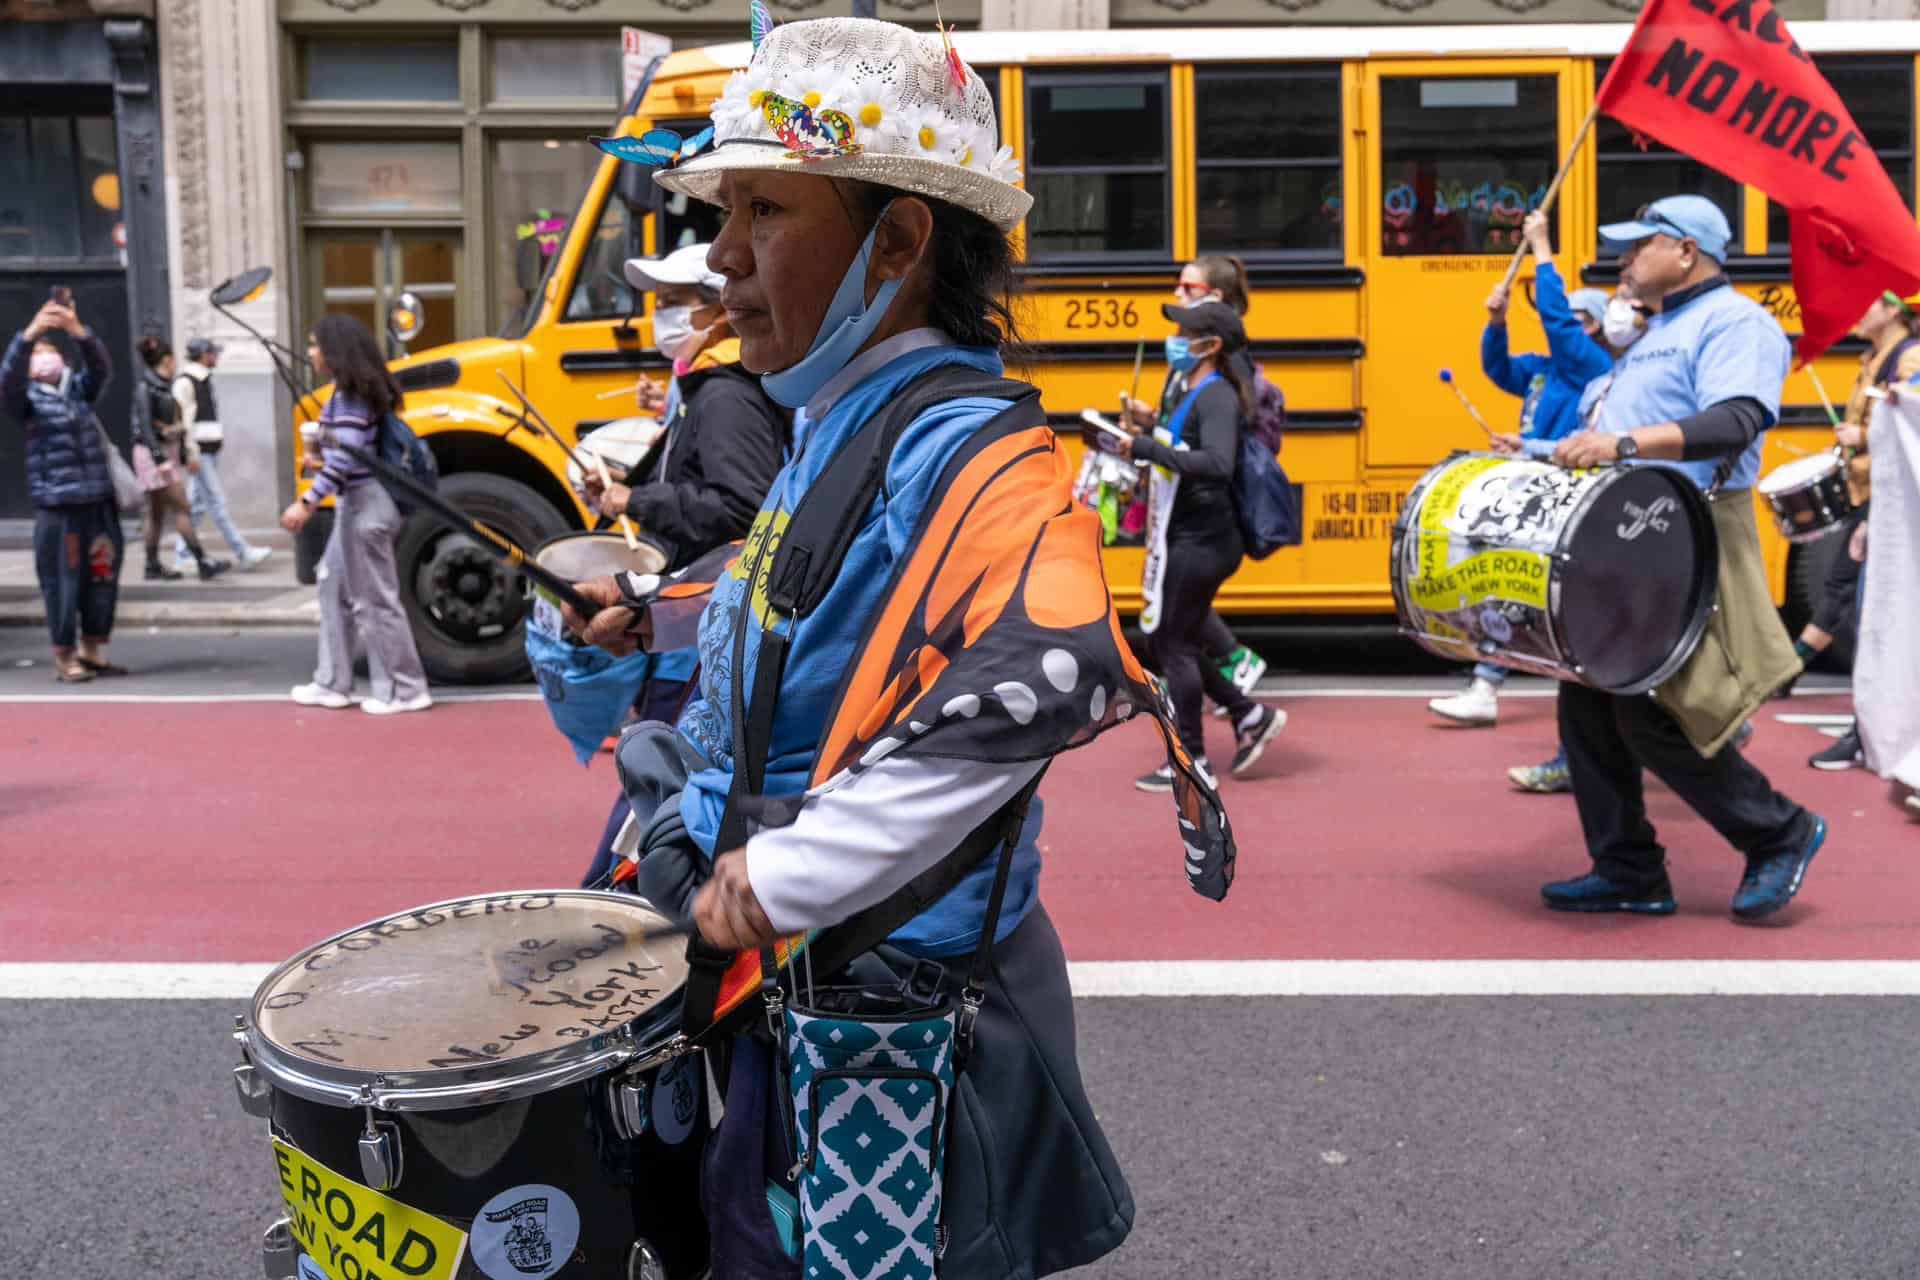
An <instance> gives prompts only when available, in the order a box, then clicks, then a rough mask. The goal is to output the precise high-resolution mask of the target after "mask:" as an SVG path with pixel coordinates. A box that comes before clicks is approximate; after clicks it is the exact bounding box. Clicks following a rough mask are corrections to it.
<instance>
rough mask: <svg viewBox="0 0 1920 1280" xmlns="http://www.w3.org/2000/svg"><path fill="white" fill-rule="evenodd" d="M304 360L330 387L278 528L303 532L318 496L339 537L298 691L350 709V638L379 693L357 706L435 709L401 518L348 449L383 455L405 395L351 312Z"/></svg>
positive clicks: (318, 332) (324, 568)
mask: <svg viewBox="0 0 1920 1280" xmlns="http://www.w3.org/2000/svg"><path fill="white" fill-rule="evenodd" d="M307 361H308V363H310V364H312V365H313V369H314V374H315V376H316V377H319V378H331V379H332V380H333V395H332V397H331V398H329V399H328V401H327V405H326V408H324V409H322V410H321V411H320V436H319V443H320V470H319V474H317V475H316V476H314V478H313V483H312V484H310V485H308V486H307V491H306V492H305V493H303V494H301V495H300V496H299V497H298V498H296V499H294V500H293V502H292V503H291V504H290V505H289V506H288V507H287V509H286V510H285V511H283V512H281V514H280V527H281V528H283V529H285V530H286V531H287V532H288V533H292V534H298V533H299V532H300V530H302V529H303V528H305V527H306V524H307V521H309V520H311V519H312V518H313V509H314V507H315V506H317V505H318V504H319V502H320V500H321V499H322V498H325V497H328V496H329V495H331V496H332V498H333V502H334V521H333V534H332V536H330V537H329V538H328V539H327V549H326V553H325V554H324V555H323V556H322V557H321V559H320V570H319V573H320V656H319V660H318V662H316V663H315V665H314V669H313V679H312V681H310V682H309V683H307V684H303V685H296V686H294V689H293V691H292V694H291V696H292V698H293V700H294V701H295V702H297V703H299V704H300V705H301V706H303V707H327V708H330V709H334V710H339V709H341V708H344V707H350V706H352V705H353V635H354V631H355V630H356V629H357V630H358V631H359V633H360V635H361V637H362V638H363V639H364V640H365V641H366V645H367V666H368V668H369V670H370V674H371V677H372V683H373V696H372V697H371V698H368V699H366V700H365V701H364V702H362V703H361V704H360V709H361V710H362V711H365V712H367V713H368V714H370V715H376V716H384V715H393V714H396V713H399V712H406V711H425V710H426V709H427V708H428V707H431V706H432V705H433V698H432V696H431V695H430V694H429V693H428V692H427V676H426V671H425V669H424V668H423V667H422V666H421V664H420V651H419V650H418V649H417V648H415V647H414V643H413V629H412V627H411V626H410V625H409V624H408V622H407V611H406V608H405V606H404V605H402V604H401V603H400V571H399V568H398V567H397V566H396V565H395V563H394V558H393V544H394V539H396V538H397V537H399V536H400V526H401V525H402V524H404V523H405V519H404V518H403V517H402V516H401V514H400V508H399V507H397V506H395V505H394V501H393V499H392V498H391V497H390V496H388V494H387V491H386V489H384V488H383V487H381V485H380V484H379V483H378V482H377V481H375V480H374V478H373V473H372V472H370V471H368V470H366V469H365V468H364V467H362V466H361V465H360V464H359V463H357V462H355V461H354V460H353V457H352V455H351V454H349V453H348V452H347V450H348V449H349V448H353V449H363V450H365V451H367V452H369V453H372V452H375V451H377V450H378V448H379V437H380V424H381V422H382V421H384V420H385V419H386V417H387V415H388V414H390V413H394V412H396V411H398V410H399V408H400V388H399V386H398V385H397V384H396V383H395V382H394V380H393V374H391V373H390V372H388V370H387V365H386V361H384V360H382V359H381V358H380V347H379V345H378V344H377V343H376V342H375V341H374V337H373V334H372V333H371V332H369V331H368V329H367V326H366V325H364V324H362V323H361V322H360V321H358V320H356V319H354V318H353V317H352V316H348V315H327V316H322V317H320V320H319V322H318V323H316V324H315V325H314V326H313V332H312V334H310V335H309V336H308V338H307Z"/></svg>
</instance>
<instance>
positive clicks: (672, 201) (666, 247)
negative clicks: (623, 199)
mask: <svg viewBox="0 0 1920 1280" xmlns="http://www.w3.org/2000/svg"><path fill="white" fill-rule="evenodd" d="M660 127H661V128H663V129H671V130H673V131H674V132H675V133H677V134H679V135H680V136H681V137H683V138H686V137H691V136H693V135H694V134H696V133H698V132H700V130H702V129H704V128H706V127H707V121H706V120H705V119H704V118H700V117H695V118H692V119H686V120H663V121H661V122H660ZM630 175H641V176H642V179H643V181H644V183H645V186H644V187H635V188H634V190H633V193H632V195H630V197H629V198H630V199H634V200H635V201H636V202H638V201H639V200H640V199H641V198H642V196H641V193H642V192H643V191H644V192H645V197H644V198H646V199H650V200H654V201H657V202H658V203H657V204H656V206H655V208H656V211H657V212H658V214H659V217H658V218H657V219H656V221H655V224H654V228H653V243H654V246H655V248H656V250H657V251H658V252H659V253H660V254H662V255H665V254H669V253H672V252H673V251H674V250H675V249H680V248H684V247H686V246H687V245H690V244H712V243H713V240H714V237H715V236H718V235H719V234H720V228H721V227H722V226H724V225H725V223H726V219H725V218H724V217H723V216H722V215H721V213H720V210H719V209H718V208H717V207H716V206H714V205H710V204H708V203H707V202H706V201H704V200H695V199H694V198H693V197H691V196H685V195H681V194H679V193H678V192H674V191H668V190H667V189H666V188H665V187H662V186H659V185H658V184H656V183H654V182H653V180H652V178H651V177H647V176H645V174H644V171H643V170H640V169H636V168H634V166H632V165H622V166H621V168H620V177H621V178H623V179H628V178H629V176H630ZM615 185H616V187H618V186H619V185H620V184H618V183H616V184H615Z"/></svg>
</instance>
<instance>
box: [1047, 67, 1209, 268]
mask: <svg viewBox="0 0 1920 1280" xmlns="http://www.w3.org/2000/svg"><path fill="white" fill-rule="evenodd" d="M1026 83H1027V148H1026V171H1027V190H1029V191H1031V192H1032V193H1033V211H1032V212H1031V213H1029V214H1028V215H1027V257H1028V258H1029V259H1034V260H1041V259H1059V258H1088V257H1119V256H1122V255H1124V256H1127V257H1131V258H1140V257H1158V258H1167V257H1170V256H1172V254H1173V241H1172V234H1171V226H1172V221H1173V218H1172V209H1171V200H1170V195H1171V191H1170V185H1169V183H1168V179H1167V169H1168V153H1169V151H1170V149H1171V146H1170V137H1169V133H1170V129H1171V125H1170V122H1169V119H1168V115H1167V100H1168V89H1167V73H1166V72H1165V71H1146V72H1140V73H1099V74H1091V75H1086V74H1076V73H1071V72H1067V73H1045V74H1041V73H1034V74H1031V75H1029V76H1028V77H1027V79H1026Z"/></svg>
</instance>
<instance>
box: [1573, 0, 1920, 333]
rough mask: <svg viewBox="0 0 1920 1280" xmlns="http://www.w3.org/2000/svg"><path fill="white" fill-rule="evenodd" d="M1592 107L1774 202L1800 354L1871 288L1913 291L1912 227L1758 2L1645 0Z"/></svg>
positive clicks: (1849, 126)
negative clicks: (1785, 223) (1785, 218)
mask: <svg viewBox="0 0 1920 1280" xmlns="http://www.w3.org/2000/svg"><path fill="white" fill-rule="evenodd" d="M1598 102H1599V107H1600V110H1602V111H1604V112H1606V113H1607V114H1608V115H1610V116H1613V117H1614V118H1615V119H1617V120H1619V121H1620V122H1621V123H1622V124H1625V125H1626V126H1627V127H1628V128H1630V129H1636V130H1639V131H1641V132H1643V133H1648V134H1651V135H1652V136H1653V137H1655V138H1658V139H1659V140H1660V141H1661V142H1664V143H1665V144H1667V145H1668V146H1670V147H1672V148H1674V149H1675V150H1676V151H1684V152H1686V153H1687V154H1688V155H1690V156H1692V157H1694V158H1695V159H1697V160H1699V161H1701V162H1702V163H1704V164H1709V165H1712V166H1713V167H1714V168H1716V169H1718V170H1720V171H1721V172H1722V173H1725V174H1728V175H1729V176H1731V177H1733V178H1735V179H1737V180H1739V181H1741V182H1744V183H1748V184H1750V185H1752V186H1756V187H1759V188H1760V189H1761V190H1762V191H1764V192H1766V193H1767V194H1768V195H1769V196H1771V197H1772V198H1773V199H1775V200H1777V201H1779V202H1780V203H1781V204H1782V205H1785V206H1786V208H1787V210H1788V214H1789V218H1790V221H1791V223H1792V228H1793V231H1792V248H1793V288H1794V292H1795V293H1797V294H1799V296H1800V313H1801V317H1802V319H1803V321H1804V332H1803V333H1802V334H1801V337H1800V345H1799V348H1798V353H1797V354H1798V355H1799V357H1800V360H1801V361H1802V362H1803V363H1804V362H1806V361H1808V360H1811V359H1813V358H1814V357H1815V356H1817V355H1819V354H1820V353H1821V352H1823V351H1825V350H1826V349H1827V348H1828V347H1830V346H1832V345H1833V343H1834V342H1835V341H1836V340H1837V339H1839V338H1841V337H1843V336H1844V335H1845V334H1846V333H1847V331H1848V330H1849V329H1851V328H1852V327H1853V325H1854V324H1855V322H1857V321H1858V320H1859V319H1860V317H1861V316H1862V315H1864V314H1865V313H1866V310H1867V308H1868V307H1869V306H1870V305H1872V303H1873V300H1874V299H1875V298H1877V297H1879V296H1880V293H1881V291H1882V290H1885V289H1892V290H1893V291H1895V292H1896V293H1899V294H1901V295H1902V296H1905V295H1908V294H1912V293H1915V292H1920V228H1916V227H1915V225H1914V219H1913V214H1912V212H1911V211H1910V210H1908V208H1907V205H1906V201H1904V200H1902V199H1901V198H1900V193H1899V192H1898V191H1897V190H1895V188H1894V185H1893V181H1892V179H1890V178H1888V177H1887V171H1886V170H1885V169H1884V168H1882V167H1881V165H1880V161H1879V158H1878V157H1876V156H1875V155H1874V154H1873V149H1872V148H1871V147H1869V146H1868V145H1867V143H1866V140H1865V138H1864V137H1863V136H1862V135H1861V133H1860V129H1859V126H1858V125H1856V124H1854V122H1853V117H1852V116H1851V115H1849V114H1848V113H1847V109H1846V107H1844V106H1843V105H1841V102H1840V95H1839V94H1837V93H1835V92H1834V91H1833V86H1832V85H1830V84H1828V83H1827V81H1826V78H1825V77H1824V76H1822V75H1821V74H1820V72H1819V71H1817V70H1816V69H1815V68H1814V65H1813V61H1812V59H1810V58H1809V57H1808V56H1807V55H1806V53H1805V52H1804V51H1802V50H1801V48H1800V46H1799V45H1798V44H1797V43H1795V41H1794V39H1793V36H1792V35H1791V34H1790V33H1789V32H1788V31H1787V24H1786V22H1785V21H1784V20H1783V19H1782V18H1781V17H1780V15H1779V14H1778V13H1777V12H1775V10H1774V8H1773V6H1772V4H1770V3H1768V0H1647V3H1646V6H1645V7H1644V8H1643V9H1642V10H1641V11H1640V20H1639V21H1638V22H1637V23H1635V24H1634V28H1633V34H1632V36H1631V37H1629V38H1628V40H1627V47H1626V49H1625V51H1624V52H1622V53H1621V55H1620V57H1619V59H1618V60H1616V61H1615V62H1614V64H1613V68H1612V70H1611V71H1609V72H1608V73H1607V78H1606V82H1605V83H1603V84H1602V85H1601V86H1600V93H1599V97H1598Z"/></svg>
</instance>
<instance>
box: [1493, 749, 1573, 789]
mask: <svg viewBox="0 0 1920 1280" xmlns="http://www.w3.org/2000/svg"><path fill="white" fill-rule="evenodd" d="M1507 781H1508V782H1511V783H1512V784H1513V787H1514V790H1516V791H1529V792H1532V793H1533V794H1534V795H1541V796H1550V795H1558V794H1559V793H1561V792H1562V791H1571V790H1573V776H1572V774H1571V773H1570V772H1569V771H1568V769H1567V753H1566V752H1564V751H1562V752H1561V753H1560V754H1559V755H1557V756H1555V757H1554V758H1553V759H1551V760H1549V761H1547V762H1546V763H1545V764H1517V765H1515V766H1513V768H1511V769H1509V770H1507Z"/></svg>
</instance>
